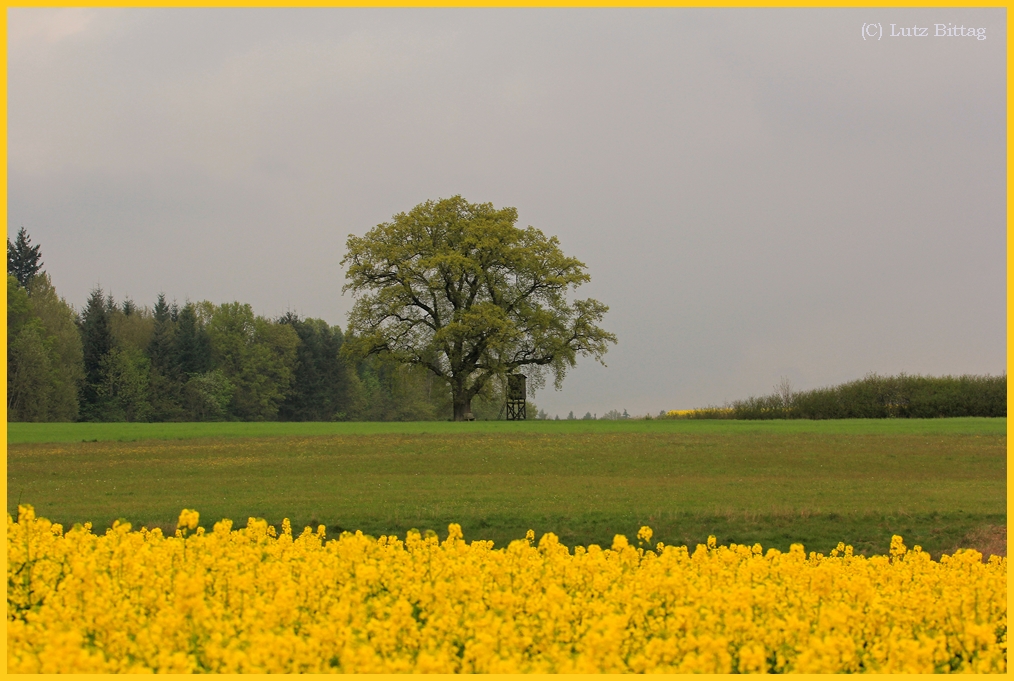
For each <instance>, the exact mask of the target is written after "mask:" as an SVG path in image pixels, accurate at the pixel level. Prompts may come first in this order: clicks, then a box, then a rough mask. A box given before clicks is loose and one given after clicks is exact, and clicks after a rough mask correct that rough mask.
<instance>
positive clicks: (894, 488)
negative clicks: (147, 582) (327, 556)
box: [7, 418, 1006, 555]
mask: <svg viewBox="0 0 1014 681" xmlns="http://www.w3.org/2000/svg"><path fill="white" fill-rule="evenodd" d="M7 461H8V480H7V482H8V487H7V490H8V498H7V508H8V513H11V514H12V515H14V516H15V517H16V514H17V505H18V504H19V503H25V504H32V505H33V506H34V507H35V509H36V512H37V513H38V514H39V515H40V516H43V517H46V518H49V519H50V520H52V521H54V522H60V523H63V524H64V525H65V526H67V527H71V526H73V525H74V524H75V523H83V522H85V521H91V522H93V523H94V525H95V527H96V529H98V528H100V527H108V526H110V525H111V524H112V523H113V521H114V520H116V519H124V520H127V521H129V522H131V523H133V525H134V527H141V526H147V527H149V528H154V527H160V528H162V529H163V531H166V532H170V531H172V530H174V529H175V521H176V518H177V516H178V514H179V512H180V509H182V508H194V509H197V510H199V511H200V512H201V516H202V518H204V519H206V520H207V521H209V522H214V521H216V520H218V519H221V518H230V519H233V520H234V521H236V522H237V523H240V524H242V523H243V522H244V521H245V519H246V518H248V517H258V518H264V519H266V520H267V521H268V522H269V523H271V524H274V525H280V524H281V522H282V520H283V519H284V518H289V519H290V520H291V522H292V524H293V525H294V526H296V527H302V526H304V525H312V526H314V527H316V526H317V525H318V524H324V525H325V526H326V527H327V529H328V532H329V534H330V533H340V532H341V531H343V530H362V531H363V532H365V533H367V534H370V535H373V536H380V535H381V534H397V535H399V536H402V537H404V536H405V533H406V532H407V531H408V530H409V529H418V530H420V531H422V532H426V531H428V530H431V531H434V532H436V533H437V534H438V535H441V536H442V535H444V534H446V531H447V530H446V528H447V526H448V524H449V523H460V525H461V526H462V528H463V531H464V534H465V537H466V538H467V539H488V540H493V541H494V542H495V544H496V545H497V546H504V545H506V544H507V543H508V542H509V541H511V540H513V539H517V538H519V537H523V536H524V535H525V532H526V531H527V530H528V529H534V530H535V531H536V533H537V534H538V535H541V534H542V533H543V532H553V533H555V534H556V535H557V536H559V538H560V541H561V542H563V543H564V544H567V545H569V546H574V545H588V544H591V543H597V544H601V545H609V544H611V542H612V538H613V536H614V535H616V534H625V535H627V536H634V535H635V534H636V532H637V529H638V528H639V527H640V526H642V525H650V526H651V527H652V528H653V529H654V531H655V536H656V537H657V538H658V539H659V540H660V541H663V542H665V543H666V544H672V545H680V544H687V545H689V546H690V547H691V548H692V547H693V546H694V545H696V544H697V543H703V542H704V541H706V539H707V537H708V536H709V535H715V536H716V537H717V538H718V541H719V542H720V543H729V542H736V543H744V544H751V545H752V544H753V543H760V544H762V545H763V546H764V547H765V548H767V547H775V548H779V549H781V550H788V548H789V546H790V545H791V544H792V543H797V542H799V543H803V544H804V545H805V546H806V547H807V549H808V550H809V549H813V550H820V551H827V550H829V549H830V548H832V547H834V546H835V545H837V543H838V542H839V541H844V542H845V543H847V544H851V545H853V546H854V547H855V550H856V552H859V553H867V554H869V553H884V552H886V551H887V549H888V547H889V544H890V540H891V536H892V535H893V534H900V535H902V536H903V537H904V538H905V540H906V542H908V543H910V544H920V545H921V546H922V547H923V548H924V549H925V550H927V551H929V552H930V553H931V554H933V555H939V554H940V553H941V552H949V551H953V550H954V549H955V548H957V547H958V546H963V545H969V546H976V548H979V549H980V550H984V552H987V553H988V552H990V551H996V550H998V549H997V547H996V542H997V541H998V537H1002V536H1003V532H1002V531H1001V530H1000V529H999V528H1003V527H1005V526H1006V419H975V418H969V419H927V420H918V419H903V420H902V419H897V420H850V421H770V422H762V421H664V420H662V421H528V422H521V423H519V422H503V421H499V422H474V423H448V422H417V423H199V424H167V423H162V424H112V423H94V424H92V423H80V424H23V423H12V424H9V425H8V459H7ZM983 542H986V543H989V542H993V545H992V546H991V547H989V546H983V545H982V544H983Z"/></svg>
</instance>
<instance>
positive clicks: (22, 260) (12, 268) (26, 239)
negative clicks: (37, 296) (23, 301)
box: [7, 227, 42, 289]
mask: <svg viewBox="0 0 1014 681" xmlns="http://www.w3.org/2000/svg"><path fill="white" fill-rule="evenodd" d="M41 271H42V247H41V246H33V245H32V238H31V237H30V236H28V232H26V231H25V228H24V227H22V228H21V229H19V230H18V235H17V236H16V237H15V238H14V243H13V244H12V243H11V240H10V239H8V240H7V274H13V275H14V277H15V278H16V279H17V280H18V283H19V284H21V285H22V286H24V287H25V288H26V289H27V288H28V284H29V283H31V281H32V278H33V277H34V276H35V275H36V274H38V273H39V272H41Z"/></svg>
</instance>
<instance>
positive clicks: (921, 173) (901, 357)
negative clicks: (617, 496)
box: [8, 8, 1007, 418]
mask: <svg viewBox="0 0 1014 681" xmlns="http://www.w3.org/2000/svg"><path fill="white" fill-rule="evenodd" d="M8 22H9V23H8V31H9V42H8V45H9V48H8V49H9V67H8V68H9V81H8V82H9V86H8V87H9V90H8V115H9V128H8V135H9V137H8V139H9V152H8V153H9V155H8V173H9V175H8V190H9V194H8V201H9V203H8V235H9V236H13V234H14V233H15V232H16V231H17V229H18V227H20V226H22V225H23V226H24V227H25V228H26V229H27V230H28V231H29V233H30V234H31V236H32V238H33V240H34V242H35V243H38V244H41V245H42V249H43V257H44V260H45V269H46V270H47V271H48V272H49V273H50V275H51V276H52V278H53V282H54V284H55V285H56V287H57V290H58V291H59V292H60V294H61V295H63V296H64V297H66V298H67V299H68V301H69V302H71V303H72V304H74V305H75V306H77V307H79V308H80V307H81V306H83V304H84V302H85V300H86V298H87V296H88V293H89V291H90V290H91V289H92V288H94V287H95V286H97V285H100V286H101V287H102V288H103V289H105V290H107V291H110V292H112V294H113V295H114V296H115V297H116V298H117V300H121V299H122V298H123V297H124V296H130V297H131V298H132V299H133V300H134V301H135V302H138V303H141V304H148V305H151V304H152V303H153V301H154V299H155V296H156V295H157V294H158V293H159V292H160V291H163V292H165V293H166V294H167V296H168V297H169V298H170V299H172V298H175V299H176V300H178V301H180V302H182V301H183V300H185V299H187V298H189V299H190V300H195V301H196V300H204V299H207V300H211V301H213V302H216V303H220V302H227V301H233V300H239V301H241V302H247V303H250V304H251V305H253V307H254V310H255V311H256V312H257V313H259V314H262V315H266V316H271V317H274V316H277V315H279V314H282V313H284V312H285V311H286V310H293V311H295V312H298V313H299V314H300V315H302V316H308V317H320V318H323V319H326V320H327V321H329V322H331V323H332V324H341V325H342V326H343V327H344V325H345V323H346V318H345V315H346V313H347V312H348V310H349V309H350V307H351V304H352V301H351V300H350V299H349V298H347V297H343V296H342V294H341V288H342V285H343V283H344V272H343V271H342V269H341V268H340V266H339V264H338V263H339V261H340V260H341V258H342V255H343V252H344V244H345V239H346V237H347V235H348V234H349V233H354V234H363V233H365V232H366V231H367V230H368V229H370V228H371V227H373V226H374V225H376V224H377V223H380V222H384V221H386V220H388V219H390V217H391V216H392V215H393V214H394V213H397V212H401V211H405V210H408V209H410V208H412V207H413V206H414V205H416V204H418V203H420V202H422V201H424V200H426V199H436V198H440V197H448V196H452V195H454V194H461V195H463V196H464V197H465V198H466V199H468V200H469V201H472V202H485V201H491V202H493V203H494V204H495V205H496V206H504V205H509V206H515V207H517V209H518V212H519V215H520V222H521V223H522V226H524V225H533V226H535V227H538V228H540V229H542V230H543V231H544V232H546V233H547V234H555V235H557V236H559V238H560V241H561V244H562V247H563V250H564V251H565V252H566V253H567V254H569V255H574V256H576V257H578V258H580V259H581V260H583V261H584V262H585V263H586V264H587V265H588V270H589V272H590V274H591V276H592V281H591V283H590V284H587V285H586V286H583V287H582V288H581V289H580V290H579V295H580V296H581V297H594V298H598V299H599V300H601V301H603V302H604V303H606V304H607V305H609V306H610V312H609V314H608V315H607V317H606V320H605V324H604V326H605V327H606V328H607V329H609V330H611V331H613V332H615V333H616V334H617V335H618V336H619V344H618V345H617V346H615V347H613V348H612V349H611V350H610V352H609V354H608V355H607V357H606V361H607V363H608V365H609V366H608V368H603V367H602V366H600V365H598V364H595V363H594V362H593V361H591V360H590V359H585V360H584V361H583V362H580V363H579V365H578V368H577V369H575V370H574V371H573V372H572V373H571V374H570V375H569V376H568V378H567V380H566V382H565V384H564V388H563V390H562V391H559V392H556V391H554V390H553V389H552V387H551V386H550V387H548V388H547V389H546V390H544V391H542V392H540V393H539V394H538V395H537V396H536V398H535V401H536V403H537V404H538V405H539V406H540V407H543V408H545V409H546V410H547V411H548V412H549V413H550V414H551V415H553V414H559V415H560V417H561V418H563V417H565V416H566V414H567V412H568V411H569V410H573V411H574V412H575V414H577V415H578V416H580V415H581V414H583V413H584V412H585V411H591V412H597V413H598V414H600V415H601V414H602V413H604V412H606V411H607V410H609V409H614V408H615V409H620V410H622V409H628V410H629V411H630V413H632V414H643V413H646V412H652V413H657V412H658V411H659V410H660V409H663V408H665V409H676V408H690V407H694V406H703V405H707V404H721V403H723V402H724V401H726V400H732V399H737V398H742V397H746V396H749V395H759V394H767V393H769V392H771V390H772V388H773V387H774V385H775V384H777V383H778V382H779V380H780V379H781V378H782V377H786V378H788V379H789V380H790V381H791V382H792V384H793V386H794V387H795V388H797V389H807V388H814V387H819V386H822V385H829V384H833V383H837V382H841V381H846V380H851V379H855V378H861V377H862V376H863V375H865V374H867V373H869V372H878V373H882V374H894V373H898V372H908V373H923V374H933V375H939V374H961V373H991V374H999V373H1001V372H1005V371H1006V366H1007V364H1006V223H1005V198H1006V193H1005V188H1006V163H1005V161H1006V158H1005V151H1006V133H1005V130H1006V104H1005V98H1006V88H1005V79H1006V65H1005V53H1006V38H1007V37H1006V33H1005V27H1006V11H1005V10H1004V9H985V10H975V9H947V8H940V9H928V10H913V9H879V8H868V9H846V10H838V9H805V10H793V9H778V10H763V9H757V10H754V9H595V10H574V9H469V10H462V9H431V10H415V9H411V10H409V9H290V10H259V9H257V10H252V9H240V10H231V9H145V10H122V9H100V10H93V9H9V10H8ZM870 24H873V25H874V26H877V28H873V27H871V26H870ZM936 24H940V25H942V26H943V27H944V28H943V29H942V30H943V32H944V33H945V34H949V33H954V31H952V30H951V28H952V26H957V27H964V31H963V32H964V33H966V34H967V33H968V32H969V30H968V29H970V28H976V29H985V33H984V35H985V39H984V40H980V39H978V38H977V37H974V36H972V37H969V36H968V35H966V36H964V37H962V36H959V35H953V36H952V35H942V36H937V35H935V34H936V33H939V32H940V30H941V29H939V27H937V26H935V25H936ZM864 25H865V26H866V28H865V29H864ZM913 26H917V27H925V28H927V35H926V36H925V37H917V36H914V35H913V36H912V37H904V36H898V35H896V36H892V35H891V33H892V32H894V33H901V30H902V28H909V27H913ZM918 32H919V31H915V33H918ZM864 35H865V39H864Z"/></svg>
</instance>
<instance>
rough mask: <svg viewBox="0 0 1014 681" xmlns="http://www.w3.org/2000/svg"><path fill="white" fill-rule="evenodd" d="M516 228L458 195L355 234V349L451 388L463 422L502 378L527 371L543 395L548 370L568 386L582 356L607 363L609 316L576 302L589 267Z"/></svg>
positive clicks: (351, 270)
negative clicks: (604, 324)
mask: <svg viewBox="0 0 1014 681" xmlns="http://www.w3.org/2000/svg"><path fill="white" fill-rule="evenodd" d="M517 219H518V214H517V210H516V209H515V208H500V209H496V208H494V207H493V205H492V204H491V203H479V204H473V203H469V202H468V201H466V200H465V199H463V198H462V197H461V196H454V197H452V198H449V199H441V200H438V201H427V202H425V203H422V204H420V205H418V206H416V207H415V208H413V209H412V210H411V211H409V212H407V213H399V214H397V215H395V216H394V217H393V219H392V220H391V222H386V223H382V224H380V225H377V226H376V227H375V228H373V229H372V230H370V231H369V232H368V233H367V234H366V235H365V236H362V237H357V236H355V235H349V238H348V241H347V242H346V246H347V253H346V255H345V258H344V259H343V260H342V264H343V265H346V266H347V268H348V269H347V272H346V278H347V281H348V283H347V284H346V286H345V287H344V289H343V292H345V291H352V292H353V294H354V295H355V296H356V302H355V305H354V307H353V309H352V311H351V312H350V314H349V336H348V338H346V342H345V344H344V345H343V349H344V351H345V352H349V353H358V354H359V355H363V356H365V355H370V354H377V355H381V356H383V357H386V358H390V359H393V360H395V361H397V362H401V363H404V364H414V365H420V366H423V367H425V368H426V369H428V370H429V371H430V372H432V373H433V374H434V375H435V376H437V377H439V378H440V379H442V380H443V381H445V382H446V383H447V384H448V386H449V387H450V390H451V396H452V403H453V408H454V418H455V420H461V419H464V418H465V417H466V414H468V413H470V412H471V399H472V398H473V397H474V396H475V395H477V394H479V393H480V391H482V390H483V388H484V387H485V386H486V385H487V384H488V383H489V382H490V381H491V380H497V379H499V380H500V381H502V380H503V379H504V377H505V376H506V375H508V374H510V373H514V372H522V373H525V374H526V375H527V376H528V378H529V386H530V389H533V390H534V389H535V388H537V387H540V386H541V385H544V382H545V374H546V373H547V372H548V373H549V374H551V375H552V376H553V379H554V383H555V385H556V387H557V388H559V387H560V385H561V384H562V382H563V379H564V376H565V375H566V372H567V369H568V368H570V367H573V366H575V365H576V360H577V357H578V356H579V355H590V356H592V357H594V358H595V359H596V360H597V361H599V362H602V357H603V355H605V353H606V350H607V344H608V343H615V342H616V336H614V335H613V334H611V333H609V332H607V331H605V330H603V329H602V328H600V327H599V326H598V323H599V322H601V320H602V317H603V316H604V314H605V313H606V312H607V311H608V309H609V308H608V307H606V306H605V305H603V304H602V303H600V302H599V301H597V300H593V299H590V298H589V299H584V300H574V301H573V302H569V301H568V299H567V294H568V292H570V291H572V290H575V289H577V287H579V286H580V285H581V284H583V283H585V282H587V281H589V280H590V276H589V275H588V274H587V272H586V271H585V265H584V263H582V262H580V261H579V260H577V259H575V258H571V257H568V256H566V255H564V253H563V252H562V251H561V250H560V244H559V240H558V239H557V238H556V237H547V236H546V235H545V234H543V232H542V231H540V230H538V229H535V228H534V227H527V228H524V229H522V228H519V227H517V226H515V223H516V222H517Z"/></svg>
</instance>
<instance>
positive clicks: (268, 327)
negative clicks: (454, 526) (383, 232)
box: [7, 228, 534, 421]
mask: <svg viewBox="0 0 1014 681" xmlns="http://www.w3.org/2000/svg"><path fill="white" fill-rule="evenodd" d="M42 266H43V263H42V260H41V250H40V248H39V246H37V245H36V246H33V245H32V244H31V239H30V237H29V236H28V234H27V232H25V230H24V228H22V229H21V230H20V231H19V232H18V235H17V237H16V239H15V241H14V242H13V243H12V242H11V241H10V240H8V243H7V272H8V276H7V420H8V421H226V420H238V421H272V420H283V421H342V420H368V421H392V420H434V419H446V418H450V416H451V414H452V403H451V393H450V389H449V387H448V386H447V384H446V383H444V382H441V381H440V380H438V379H437V378H436V377H434V376H433V375H432V374H431V373H429V372H427V371H426V370H425V368H423V367H419V366H411V365H405V364H403V363H399V362H396V361H393V360H391V359H388V358H384V357H381V356H376V355H373V356H368V357H365V358H356V357H353V356H350V355H349V354H348V353H343V352H342V347H343V345H344V344H345V343H347V342H348V341H349V340H350V337H349V336H348V334H346V333H343V331H342V329H341V328H340V327H339V326H333V325H330V324H328V323H327V322H326V321H324V320H322V319H314V318H302V317H300V316H298V315H296V314H293V313H291V312H290V313H286V314H285V315H282V316H281V317H278V318H274V319H272V318H268V317H264V316H261V315H257V314H255V313H254V310H253V308H252V307H251V306H250V305H248V304H245V303H239V302H232V303H223V304H214V303H211V302H208V301H200V302H191V301H186V302H184V303H183V304H182V305H180V304H178V303H176V302H170V301H168V300H167V299H166V296H165V295H164V294H159V296H158V298H157V299H156V300H155V301H154V303H153V305H151V306H141V305H137V304H135V303H134V302H133V301H132V300H131V299H129V298H126V299H124V300H121V301H116V300H115V299H114V297H113V296H112V294H110V293H107V292H105V291H103V290H102V289H101V288H96V289H95V290H93V291H92V292H91V295H90V296H89V298H88V302H87V304H86V305H85V306H84V308H83V309H82V310H80V311H78V310H75V308H74V307H73V306H72V305H70V304H69V303H68V302H67V301H66V300H65V299H63V298H61V297H60V296H59V295H57V292H56V290H55V288H54V287H53V284H52V281H51V279H50V277H49V275H48V274H47V273H46V272H45V271H44V270H43V269H42ZM502 404H503V390H502V387H501V386H500V385H498V384H497V383H496V382H495V381H494V382H490V383H489V384H488V385H487V386H486V387H485V389H484V390H483V391H481V392H480V393H479V394H478V395H477V396H476V398H475V400H474V402H473V404H472V411H473V413H474V414H475V417H476V418H479V419H492V418H496V417H497V416H498V412H499V410H500V407H501V405H502ZM533 407H534V405H532V406H531V407H530V408H533Z"/></svg>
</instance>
